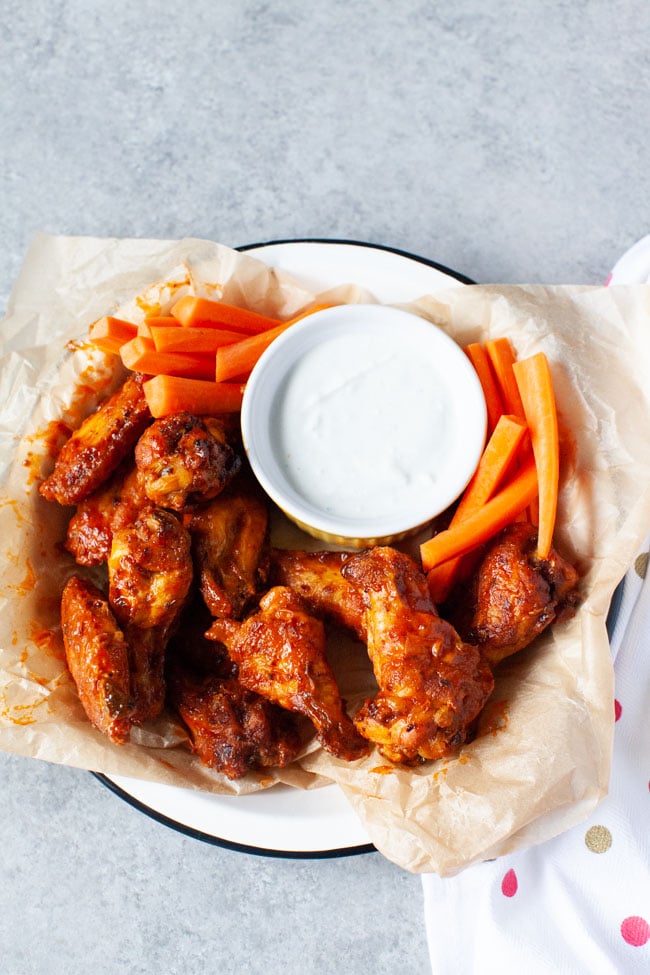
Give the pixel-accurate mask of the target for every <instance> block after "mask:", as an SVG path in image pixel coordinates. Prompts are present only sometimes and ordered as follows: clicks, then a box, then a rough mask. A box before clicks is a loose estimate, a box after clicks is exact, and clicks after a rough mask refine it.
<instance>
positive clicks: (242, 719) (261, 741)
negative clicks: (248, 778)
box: [168, 666, 301, 779]
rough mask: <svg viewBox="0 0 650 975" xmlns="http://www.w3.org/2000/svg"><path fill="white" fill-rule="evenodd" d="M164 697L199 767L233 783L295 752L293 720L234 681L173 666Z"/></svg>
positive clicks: (282, 762) (280, 762)
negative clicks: (217, 773)
mask: <svg viewBox="0 0 650 975" xmlns="http://www.w3.org/2000/svg"><path fill="white" fill-rule="evenodd" d="M168 686H169V699H170V703H171V704H172V706H173V707H174V708H175V710H176V711H177V712H178V714H179V716H180V718H181V719H182V721H183V723H184V724H185V726H186V727H187V730H188V732H189V735H190V740H191V742H192V749H193V751H194V752H195V753H196V754H197V755H198V757H199V758H200V759H201V761H202V762H203V764H204V765H207V766H209V767H210V768H213V769H216V771H218V772H222V773H223V774H224V775H226V776H227V777H228V778H229V779H239V778H241V777H242V776H243V775H246V773H247V772H249V771H251V770H252V769H259V768H268V767H270V766H276V767H278V768H283V767H284V766H285V765H288V764H289V762H292V761H293V759H294V758H295V757H296V755H297V754H298V752H299V751H300V747H301V741H300V734H299V731H298V727H297V725H296V722H295V718H294V716H293V715H292V714H289V712H288V711H284V710H283V709H282V708H280V707H278V706H277V705H276V704H272V703H271V702H270V701H267V700H266V699H265V698H263V697H261V696H260V695H259V694H256V693H255V692H254V691H250V690H247V689H246V688H245V687H243V686H242V684H241V683H240V682H239V681H238V680H237V679H236V678H234V677H230V678H227V677H226V678H224V677H221V676H218V675H216V674H203V675H198V674H196V673H193V672H191V671H190V670H188V669H187V668H182V667H179V666H174V667H172V668H171V670H170V673H169V677H168Z"/></svg>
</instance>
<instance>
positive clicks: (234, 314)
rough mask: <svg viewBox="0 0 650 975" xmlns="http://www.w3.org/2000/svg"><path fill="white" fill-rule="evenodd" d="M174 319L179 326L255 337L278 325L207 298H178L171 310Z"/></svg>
mask: <svg viewBox="0 0 650 975" xmlns="http://www.w3.org/2000/svg"><path fill="white" fill-rule="evenodd" d="M171 313H172V315H173V316H174V318H175V319H176V320H177V321H179V322H180V323H181V325H185V326H186V327H187V326H188V325H201V326H202V327H203V328H210V327H217V328H229V329H232V330H233V331H234V332H245V333H247V334H248V335H257V333H258V332H265V331H266V330H267V329H268V328H273V327H274V326H275V325H277V324H278V319H277V318H268V317H267V316H266V315H258V313H257V312H255V311H248V309H246V308H237V307H235V305H227V304H225V303H224V302H222V301H210V300H209V299H208V298H197V297H195V296H194V295H185V297H183V298H179V300H178V301H177V302H176V304H175V305H174V306H173V307H172V310H171Z"/></svg>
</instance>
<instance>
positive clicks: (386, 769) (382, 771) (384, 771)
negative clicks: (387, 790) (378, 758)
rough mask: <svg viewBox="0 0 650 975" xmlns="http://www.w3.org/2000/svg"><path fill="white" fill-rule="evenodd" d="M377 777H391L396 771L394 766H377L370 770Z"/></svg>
mask: <svg viewBox="0 0 650 975" xmlns="http://www.w3.org/2000/svg"><path fill="white" fill-rule="evenodd" d="M370 771H371V772H373V773H374V774H375V775H390V774H391V772H394V771H395V769H394V768H393V766H392V765H375V767H374V768H371V769H370Z"/></svg>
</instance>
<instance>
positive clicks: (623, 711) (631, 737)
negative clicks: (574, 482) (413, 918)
mask: <svg viewBox="0 0 650 975" xmlns="http://www.w3.org/2000/svg"><path fill="white" fill-rule="evenodd" d="M607 283H608V284H631V283H637V284H644V283H650V236H648V237H644V238H643V239H642V240H640V241H639V242H638V243H637V244H635V245H634V247H632V248H631V249H630V250H629V251H628V252H627V253H626V254H624V255H623V256H622V257H621V259H620V260H619V261H618V262H617V264H616V265H615V267H614V269H613V271H612V273H611V275H610V276H609V278H608V281H607ZM649 561H650V535H649V536H648V538H647V539H646V542H645V544H644V546H643V547H642V549H641V551H640V552H639V555H638V557H637V559H636V561H635V563H634V565H633V566H632V567H631V568H630V570H629V572H628V573H627V575H626V577H625V579H624V580H623V582H622V583H621V585H620V586H619V588H618V590H617V592H616V594H615V597H614V600H613V603H612V608H611V611H610V617H609V631H610V639H611V647H612V657H613V660H614V672H615V682H616V684H615V686H616V691H615V697H616V700H615V701H614V702H612V706H613V707H614V710H615V717H616V725H615V735H614V753H613V763H612V773H611V779H610V790H609V794H608V795H607V797H606V798H605V799H604V800H603V801H602V802H601V803H600V804H599V805H598V806H597V808H596V809H595V810H594V812H593V814H592V815H591V816H590V818H589V819H588V820H587V821H586V822H584V823H582V824H581V825H579V826H576V827H574V828H573V829H571V830H569V831H568V832H566V833H563V834H562V835H561V836H558V837H556V838H555V839H553V840H550V841H548V842H546V843H543V844H540V845H539V846H536V847H533V848H531V849H529V850H525V851H522V852H520V853H516V854H513V855H511V856H504V857H501V858H499V859H497V860H493V861H490V862H488V863H483V864H479V865H477V866H474V867H470V868H468V869H467V870H465V871H463V872H462V873H460V874H459V875H458V876H456V877H451V878H445V879H442V878H440V877H437V876H435V875H433V874H427V875H425V876H423V878H422V886H423V891H424V915H425V924H426V934H427V941H428V945H429V955H430V959H431V967H432V971H433V975H448V973H454V975H455V973H459V975H493V973H494V975H514V973H519V972H523V973H525V975H548V973H553V975H555V973H560V975H628V973H629V975H635V973H637V972H638V973H645V975H649V973H650V572H648V571H647V569H648V564H649Z"/></svg>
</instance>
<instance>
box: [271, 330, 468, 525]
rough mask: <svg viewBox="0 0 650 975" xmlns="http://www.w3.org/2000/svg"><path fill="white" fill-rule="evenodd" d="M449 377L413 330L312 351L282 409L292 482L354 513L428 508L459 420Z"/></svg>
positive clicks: (280, 437) (334, 508)
mask: <svg viewBox="0 0 650 975" xmlns="http://www.w3.org/2000/svg"><path fill="white" fill-rule="evenodd" d="M432 377H434V381H433V382H432ZM442 381H443V382H444V380H442ZM440 382H441V380H440V377H438V376H437V369H436V365H435V361H434V358H433V356H432V354H431V350H426V354H424V355H423V354H422V349H421V348H420V347H419V343H417V342H414V341H413V340H412V339H409V337H408V336H406V337H401V338H400V336H399V335H398V334H395V335H394V336H389V335H382V334H380V335H378V336H368V335H367V334H365V333H364V334H355V333H354V332H349V333H344V334H338V335H334V336H332V338H330V339H328V340H325V341H323V342H321V343H320V344H319V345H317V346H315V347H314V348H312V349H310V350H309V351H308V352H306V353H305V355H304V356H302V358H300V359H299V360H298V361H297V362H296V363H295V365H294V366H293V368H292V369H291V371H290V372H289V374H288V375H287V378H286V384H285V386H284V389H283V390H282V392H281V394H280V395H279V396H278V400H277V407H276V410H277V412H276V414H275V416H274V421H275V423H274V428H275V436H276V444H277V456H278V463H279V465H280V467H281V468H282V470H283V472H284V474H285V476H286V478H287V480H288V481H289V483H290V484H291V485H292V486H293V487H294V489H295V490H296V491H297V492H298V494H300V495H302V496H303V497H304V498H305V500H306V501H308V502H309V503H310V504H313V505H314V506H315V507H316V508H320V509H322V510H323V511H325V512H328V513H332V514H337V515H340V516H342V517H344V518H358V517H365V518H375V517H381V516H384V515H385V514H386V513H387V512H391V511H396V510H397V511H399V510H400V509H402V510H414V509H418V508H420V507H421V505H422V504H423V503H426V501H427V499H429V498H431V496H432V494H433V492H434V488H435V484H436V481H437V478H438V476H439V471H440V469H441V465H442V469H443V471H444V469H445V456H446V455H447V454H448V453H449V450H450V437H451V435H452V433H453V429H454V427H455V424H454V422H453V420H454V418H453V415H451V414H452V411H451V410H450V405H449V400H450V396H449V391H448V390H441V389H440Z"/></svg>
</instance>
